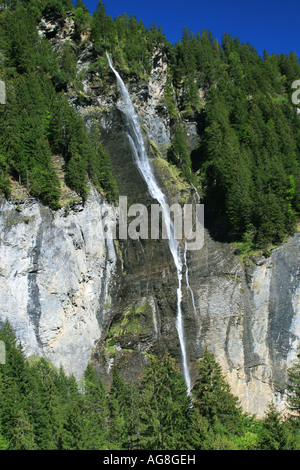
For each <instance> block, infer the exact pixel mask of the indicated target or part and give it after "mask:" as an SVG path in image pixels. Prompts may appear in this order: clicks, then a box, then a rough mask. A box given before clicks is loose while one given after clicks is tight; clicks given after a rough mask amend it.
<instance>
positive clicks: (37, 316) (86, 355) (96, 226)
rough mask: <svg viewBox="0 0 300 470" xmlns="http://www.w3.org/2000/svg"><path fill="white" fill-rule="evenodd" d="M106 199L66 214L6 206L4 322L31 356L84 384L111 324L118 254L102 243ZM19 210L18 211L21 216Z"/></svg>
mask: <svg viewBox="0 0 300 470" xmlns="http://www.w3.org/2000/svg"><path fill="white" fill-rule="evenodd" d="M101 208H102V205H101V198H100V196H99V195H98V193H96V192H95V191H93V190H92V191H91V193H90V196H89V199H88V201H87V203H86V205H85V207H84V208H83V207H82V206H78V207H77V209H76V210H71V211H70V212H69V214H65V212H64V210H63V209H62V210H60V211H58V212H56V213H53V212H52V211H51V210H50V209H48V208H45V207H43V206H41V205H40V204H37V203H36V202H28V203H25V204H24V205H23V206H22V211H21V212H19V211H17V210H16V206H15V205H14V204H11V203H9V202H4V203H2V204H1V217H0V230H1V244H0V277H1V284H0V321H1V322H2V323H3V322H4V321H5V319H6V318H8V320H9V321H10V323H11V324H12V326H13V328H14V330H15V331H16V334H17V337H18V338H19V339H20V340H21V343H22V344H23V347H24V351H25V353H26V355H27V356H30V355H39V356H44V357H46V358H47V359H49V360H50V361H52V362H53V363H54V364H55V365H56V366H59V365H60V364H61V365H62V366H63V367H64V368H65V370H66V372H67V373H73V374H74V375H75V376H76V377H80V376H81V374H82V372H83V370H84V369H85V367H86V365H87V363H88V361H89V359H90V356H91V353H92V351H93V349H94V347H95V342H96V341H97V340H98V338H99V337H100V336H101V331H102V328H103V326H104V325H105V323H106V321H107V320H108V317H109V310H110V308H109V306H110V304H111V301H110V294H111V292H112V291H113V283H114V282H113V275H114V270H115V266H116V254H115V251H114V246H113V244H108V243H106V241H105V238H104V233H103V227H102V222H101V220H102V215H101V210H102V209H101ZM19 210H20V209H19Z"/></svg>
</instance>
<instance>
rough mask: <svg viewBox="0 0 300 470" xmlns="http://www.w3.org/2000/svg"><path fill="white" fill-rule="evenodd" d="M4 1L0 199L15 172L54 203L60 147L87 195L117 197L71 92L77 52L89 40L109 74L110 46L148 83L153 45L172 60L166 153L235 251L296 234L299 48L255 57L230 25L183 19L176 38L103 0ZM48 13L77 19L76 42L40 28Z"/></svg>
mask: <svg viewBox="0 0 300 470" xmlns="http://www.w3.org/2000/svg"><path fill="white" fill-rule="evenodd" d="M0 7H1V9H0V78H1V79H3V80H5V82H6V86H7V104H6V106H1V109H0V123H1V137H0V191H1V193H2V194H3V195H4V196H6V197H9V196H10V191H11V181H12V180H13V179H14V180H17V181H19V182H20V183H21V184H23V185H25V186H26V188H27V189H28V191H29V193H30V194H31V195H32V196H34V197H36V198H38V199H39V200H41V201H42V202H43V203H44V204H47V205H49V206H50V207H51V208H52V209H54V210H55V209H58V208H59V207H60V202H59V201H60V186H59V183H58V177H57V174H56V172H55V170H54V167H53V155H56V154H59V155H61V156H62V157H63V159H64V162H65V171H66V175H65V180H66V184H67V185H68V186H69V187H70V188H72V189H74V190H75V191H76V192H77V194H78V195H79V196H80V197H81V198H82V200H83V201H85V199H86V198H87V194H88V188H89V183H92V184H94V185H95V186H96V187H97V188H98V189H99V190H102V191H104V193H105V195H106V197H107V199H108V200H110V201H112V202H113V201H115V200H116V198H117V196H118V188H117V184H116V181H115V179H114V175H113V172H112V169H111V163H110V158H109V155H108V153H107V151H106V150H105V149H104V148H103V146H102V145H101V136H99V135H97V129H96V127H94V128H92V129H87V128H86V126H85V125H84V122H83V120H82V119H81V118H80V117H79V115H78V114H77V113H76V111H75V109H74V107H73V106H72V105H71V104H70V103H69V101H68V99H67V90H68V89H69V88H70V87H73V89H75V91H77V93H78V95H80V93H81V92H82V77H81V76H80V72H79V71H78V69H77V66H76V59H77V56H78V54H79V52H80V51H81V50H82V49H84V48H85V47H86V46H87V44H92V47H93V52H94V60H93V61H92V63H91V64H90V72H91V73H97V74H98V77H99V78H100V79H101V80H103V81H104V82H105V80H106V79H107V77H108V74H109V70H108V64H107V59H106V56H105V52H106V51H107V52H109V54H110V55H111V57H112V59H113V61H114V64H115V66H116V68H117V69H118V70H119V71H120V73H121V74H122V75H123V77H124V78H125V79H126V77H127V78H128V79H130V78H132V77H136V78H142V79H146V80H147V78H149V76H150V74H151V67H152V56H153V52H154V51H155V50H157V49H159V50H160V52H161V53H163V54H165V56H166V57H167V60H168V64H169V68H168V83H167V86H166V88H165V93H164V97H163V99H164V102H165V104H166V106H167V108H168V113H169V117H170V122H171V125H172V129H173V140H172V144H171V146H170V148H169V151H168V159H169V162H170V164H171V165H176V166H178V167H179V169H180V171H181V174H182V177H183V178H185V179H187V180H188V181H191V182H192V183H193V184H197V185H198V187H199V188H200V190H201V194H202V202H204V204H205V208H206V212H207V213H206V221H207V224H210V225H211V226H212V230H214V229H215V231H216V233H219V235H220V236H221V237H222V238H223V239H225V240H226V241H233V242H237V243H238V244H239V245H238V246H239V249H240V251H241V252H243V251H244V252H247V251H249V250H251V249H253V248H257V247H258V248H263V249H264V250H265V252H266V253H268V252H269V250H270V248H272V246H274V245H277V244H280V243H282V242H283V241H284V240H285V238H286V237H287V236H288V235H290V234H292V233H293V232H294V231H295V229H296V227H297V223H298V219H299V208H300V189H299V188H300V184H299V181H300V167H299V154H300V120H299V119H298V117H297V112H296V106H295V105H294V104H293V103H292V100H291V96H292V93H293V91H294V90H293V89H292V84H293V82H294V81H295V80H297V79H299V77H300V65H299V60H298V57H297V56H296V54H295V53H293V52H291V53H290V54H289V55H285V54H274V53H273V54H271V55H270V54H269V53H268V52H266V51H265V52H264V54H263V56H260V55H258V53H257V51H256V50H255V48H254V47H253V46H251V45H250V44H249V43H240V41H239V40H238V38H236V37H235V38H234V37H232V36H231V35H230V34H228V33H224V35H223V39H222V43H221V44H219V42H218V41H217V40H216V39H215V38H214V37H213V35H212V33H211V32H210V31H206V30H203V31H202V32H197V34H195V33H194V32H193V31H191V30H188V28H187V27H185V28H184V30H183V34H182V40H181V41H179V42H178V43H176V44H174V45H173V44H171V43H170V42H169V41H168V40H167V38H166V37H165V35H164V34H163V32H162V30H161V27H160V26H157V25H156V24H153V25H151V27H149V28H145V27H144V25H143V23H142V21H141V20H140V21H137V19H136V17H135V16H133V15H130V16H128V15H127V14H126V13H124V14H123V15H122V16H121V15H120V16H118V17H116V18H114V19H112V18H111V17H109V16H108V15H107V14H106V11H105V5H104V4H103V2H102V1H101V0H100V1H99V2H98V4H97V7H96V10H95V12H93V13H92V14H90V13H89V11H88V9H87V7H86V6H85V5H84V3H83V2H82V1H81V0H78V1H76V2H75V6H74V5H73V4H72V2H71V0H22V1H18V0H10V1H1V2H0ZM47 15H48V17H50V18H53V17H54V18H56V19H59V18H60V19H61V18H62V19H63V18H66V16H67V15H72V17H73V18H74V22H75V23H74V24H75V32H74V34H73V37H72V40H71V41H66V42H64V43H63V45H62V46H61V47H60V48H56V49H55V48H53V47H51V44H50V42H49V41H47V39H45V38H44V37H40V36H39V35H38V31H37V25H38V23H39V21H40V20H41V18H42V17H43V16H46V17H47ZM49 15H50V16H49ZM51 15H52V16H51ZM200 92H202V93H203V96H204V98H201V93H200ZM188 119H192V120H193V121H195V122H197V128H198V136H199V142H198V147H197V148H196V149H194V150H193V151H190V149H189V148H188V145H187V139H186V135H185V131H184V126H183V122H184V120H188Z"/></svg>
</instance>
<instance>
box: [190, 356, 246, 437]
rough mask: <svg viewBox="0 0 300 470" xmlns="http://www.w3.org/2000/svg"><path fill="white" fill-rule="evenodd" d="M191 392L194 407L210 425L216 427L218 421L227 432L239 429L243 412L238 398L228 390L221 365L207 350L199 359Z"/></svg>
mask: <svg viewBox="0 0 300 470" xmlns="http://www.w3.org/2000/svg"><path fill="white" fill-rule="evenodd" d="M192 394H193V397H194V402H193V404H194V407H195V408H196V409H198V410H199V413H200V415H201V416H203V417H204V418H206V419H207V421H208V423H209V425H210V426H212V427H216V426H217V425H218V424H219V423H220V424H221V425H222V426H224V428H225V429H226V430H227V432H230V433H239V432H240V431H241V427H242V417H243V413H242V409H241V407H240V405H239V402H238V399H237V398H236V397H235V396H234V395H232V393H231V392H230V387H229V385H228V383H227V382H226V380H225V378H224V376H223V374H222V370H221V366H220V365H219V364H218V363H217V362H216V360H215V358H214V355H213V354H212V353H211V352H209V351H208V350H205V351H204V353H203V357H202V359H201V360H200V361H199V377H198V379H197V381H196V383H195V386H194V388H193V390H192Z"/></svg>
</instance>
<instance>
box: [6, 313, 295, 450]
mask: <svg viewBox="0 0 300 470" xmlns="http://www.w3.org/2000/svg"><path fill="white" fill-rule="evenodd" d="M0 340H1V341H3V342H4V344H5V347H6V361H5V364H0V450H177V451H180V450H186V451H188V450H249V451H250V450H300V421H299V411H300V401H299V396H300V395H299V390H300V388H299V384H300V352H299V355H298V362H297V363H296V364H295V365H294V366H293V367H292V368H291V369H290V370H289V382H288V390H289V401H288V409H287V413H285V414H284V415H283V414H280V413H279V412H278V411H277V410H276V407H275V405H274V404H273V403H270V404H269V408H268V411H267V413H266V416H265V417H264V418H262V419H258V418H256V417H255V416H253V415H249V414H247V413H245V412H243V411H242V408H241V406H240V404H239V402H238V399H237V398H236V397H235V396H234V395H233V394H232V393H231V391H230V388H229V385H228V383H227V381H226V379H225V378H224V376H223V374H222V370H221V367H220V365H219V364H218V363H217V362H216V360H215V358H214V356H213V354H212V353H210V352H209V351H208V350H206V351H204V354H203V358H202V359H201V360H200V361H199V363H198V372H199V374H198V380H197V382H196V383H195V385H194V388H193V390H192V394H191V395H188V394H187V390H186V384H185V381H184V378H183V376H182V373H181V372H180V370H179V369H178V367H177V365H176V362H175V360H174V359H173V358H172V357H171V356H170V355H169V354H168V353H165V354H164V355H163V356H162V357H156V356H149V357H148V365H147V366H146V368H145V371H144V374H143V376H142V377H141V380H140V382H139V383H138V384H133V383H125V382H124V380H123V379H122V377H121V376H120V374H119V372H118V369H117V368H114V369H113V373H112V382H111V384H110V387H109V388H108V387H105V385H104V383H103V381H102V380H101V378H100V377H99V375H98V374H97V373H96V371H95V369H94V368H93V365H92V364H89V365H88V366H87V368H86V370H85V373H84V376H83V378H82V380H81V382H80V383H78V381H77V380H76V379H75V378H74V376H67V375H66V374H65V372H64V370H63V368H62V367H60V368H59V369H56V368H55V367H54V366H53V365H52V364H51V363H50V362H48V361H47V360H45V359H42V358H38V357H34V356H32V357H30V358H28V359H26V358H25V356H24V353H23V351H22V347H21V345H20V344H19V343H18V341H17V340H16V337H15V334H14V332H13V330H12V328H11V326H10V324H9V323H8V322H6V324H5V325H4V327H3V328H2V329H1V330H0Z"/></svg>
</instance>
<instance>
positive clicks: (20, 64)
mask: <svg viewBox="0 0 300 470" xmlns="http://www.w3.org/2000/svg"><path fill="white" fill-rule="evenodd" d="M81 3H82V2H81ZM81 3H80V2H79V3H78V6H77V20H78V21H79V19H78V18H79V17H78V15H79V16H80V11H81V12H82V14H83V16H81V17H80V18H81V20H80V21H79V23H78V28H79V29H80V28H82V27H83V23H84V21H85V20H87V16H86V15H88V12H87V9H86V8H85V7H84V5H83V4H81ZM72 9H73V6H72V2H71V1H68V0H57V1H56V0H55V1H44V0H36V1H34V2H28V1H27V2H26V1H25V2H16V5H15V6H14V8H11V9H7V10H3V11H1V12H0V17H1V18H0V19H1V21H0V38H1V39H0V51H1V53H2V54H3V57H4V71H3V73H4V75H5V78H6V89H7V104H6V106H5V108H4V109H1V110H0V111H1V112H0V125H1V130H2V132H1V136H0V194H4V196H6V197H9V196H10V180H9V176H12V177H13V178H15V179H17V180H18V181H19V183H20V184H23V185H25V186H26V187H27V189H28V191H29V192H30V193H31V194H32V195H33V196H35V197H37V198H38V199H39V200H41V201H42V202H43V203H44V204H46V205H49V206H50V207H51V208H52V209H58V208H59V207H60V202H59V201H60V183H59V179H58V176H57V174H56V172H55V170H54V168H53V163H52V155H53V154H56V153H57V154H60V155H63V157H64V159H65V163H66V176H65V180H66V183H67V185H69V187H70V188H72V189H74V190H75V191H76V192H77V193H78V194H79V195H80V196H81V197H82V199H83V201H85V200H86V198H87V195H88V180H91V181H92V182H93V183H94V184H95V185H96V186H97V187H98V189H99V190H104V192H105V193H106V194H107V198H108V199H109V200H112V201H113V200H115V198H116V195H117V187H116V182H115V179H114V177H113V175H112V171H111V165H110V159H109V156H108V154H107V153H106V152H105V151H104V149H103V148H102V146H101V142H100V136H99V132H98V137H97V139H96V138H93V140H92V139H91V138H90V135H89V133H88V131H87V129H86V126H85V123H84V121H83V120H82V119H81V118H80V117H79V115H78V114H77V113H76V112H75V110H74V109H73V108H71V106H70V105H69V103H68V100H67V98H66V96H65V94H64V93H60V91H63V90H66V89H67V88H68V86H70V85H71V84H74V83H76V80H77V59H76V48H74V45H73V44H72V43H71V42H69V41H67V42H65V43H64V44H63V45H62V47H61V48H59V49H58V50H57V51H55V50H54V49H53V48H52V47H51V44H50V43H49V42H48V41H47V40H45V39H41V38H40V37H39V36H38V33H37V28H36V22H37V21H38V20H39V19H40V17H41V15H42V13H45V12H46V13H47V12H48V13H49V12H52V13H53V12H55V14H56V15H63V14H64V12H65V11H69V10H72ZM75 16H76V15H75ZM84 18H85V19H84ZM78 21H77V22H78ZM84 24H85V23H84ZM84 27H85V26H84Z"/></svg>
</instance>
